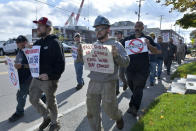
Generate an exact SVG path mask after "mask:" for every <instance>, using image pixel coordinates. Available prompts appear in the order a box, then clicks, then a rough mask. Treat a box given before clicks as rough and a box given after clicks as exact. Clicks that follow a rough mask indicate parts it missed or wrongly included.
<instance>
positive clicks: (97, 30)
mask: <svg viewBox="0 0 196 131" xmlns="http://www.w3.org/2000/svg"><path fill="white" fill-rule="evenodd" d="M105 29H108V27H102V28H96V29H95V32H100V31H103V30H105Z"/></svg>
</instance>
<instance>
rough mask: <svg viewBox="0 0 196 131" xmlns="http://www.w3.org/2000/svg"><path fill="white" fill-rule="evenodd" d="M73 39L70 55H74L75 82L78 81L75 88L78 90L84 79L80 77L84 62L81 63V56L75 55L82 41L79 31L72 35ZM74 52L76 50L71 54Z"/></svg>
mask: <svg viewBox="0 0 196 131" xmlns="http://www.w3.org/2000/svg"><path fill="white" fill-rule="evenodd" d="M74 41H75V42H74V47H73V49H72V56H73V57H74V67H75V71H76V79H77V83H78V84H77V86H76V90H80V89H81V88H82V87H83V85H84V80H83V78H82V75H83V65H84V63H83V59H82V57H80V56H78V55H77V50H78V47H79V46H81V44H82V43H83V42H82V41H81V37H80V34H79V33H76V34H75V35H74ZM83 44H84V43H83ZM74 52H76V53H75V55H74V54H73V53H74Z"/></svg>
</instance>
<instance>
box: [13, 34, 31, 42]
mask: <svg viewBox="0 0 196 131" xmlns="http://www.w3.org/2000/svg"><path fill="white" fill-rule="evenodd" d="M26 41H28V40H27V38H26V37H25V36H23V35H19V36H18V37H17V38H16V43H21V42H26Z"/></svg>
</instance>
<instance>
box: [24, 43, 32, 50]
mask: <svg viewBox="0 0 196 131" xmlns="http://www.w3.org/2000/svg"><path fill="white" fill-rule="evenodd" d="M32 47H33V46H32V45H30V44H29V43H27V44H26V45H25V48H30V49H31V48H32Z"/></svg>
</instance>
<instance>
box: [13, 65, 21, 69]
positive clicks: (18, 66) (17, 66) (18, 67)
mask: <svg viewBox="0 0 196 131" xmlns="http://www.w3.org/2000/svg"><path fill="white" fill-rule="evenodd" d="M14 67H15V68H16V69H20V68H22V64H14Z"/></svg>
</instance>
